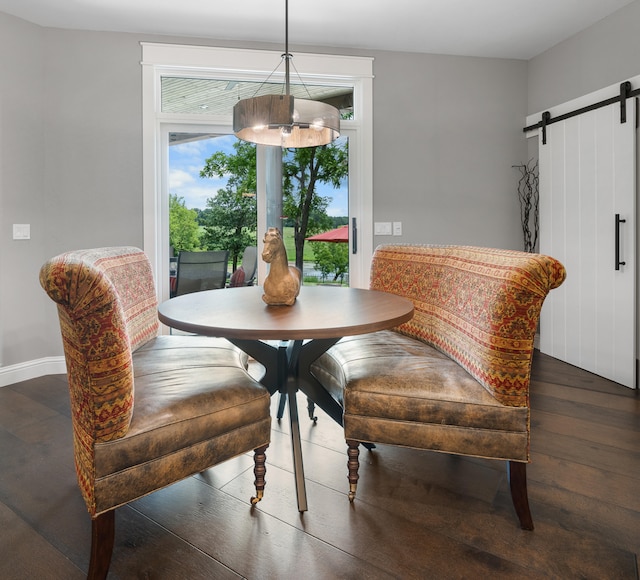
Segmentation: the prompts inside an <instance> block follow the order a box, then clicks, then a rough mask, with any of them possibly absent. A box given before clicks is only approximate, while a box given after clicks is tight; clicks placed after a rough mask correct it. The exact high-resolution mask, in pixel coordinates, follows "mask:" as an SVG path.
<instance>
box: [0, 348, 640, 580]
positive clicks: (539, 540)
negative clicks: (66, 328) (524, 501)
mask: <svg viewBox="0 0 640 580" xmlns="http://www.w3.org/2000/svg"><path fill="white" fill-rule="evenodd" d="M531 391H532V395H531V401H532V409H533V410H532V421H531V429H532V437H531V439H532V444H531V446H532V463H531V465H530V466H529V468H528V483H529V499H530V503H531V511H532V514H533V518H534V523H535V526H536V529H535V531H533V532H525V531H522V530H520V528H519V527H518V521H517V519H516V516H515V513H514V511H513V508H512V505H511V500H510V496H509V491H508V483H507V479H506V470H505V465H504V463H503V462H496V461H485V460H480V459H473V458H464V457H455V456H449V455H443V454H438V453H431V452H422V451H414V450H409V449H401V448H394V447H389V446H378V448H377V449H376V450H375V451H374V452H367V451H365V450H363V451H361V454H360V459H361V469H360V483H359V486H358V495H357V498H356V501H355V503H354V504H353V505H351V504H349V501H348V499H347V491H348V483H347V468H346V446H345V443H344V440H343V438H342V432H341V429H340V428H339V427H338V426H337V425H336V424H335V423H334V422H332V421H331V420H330V419H329V418H328V417H327V416H326V415H324V414H322V412H319V413H318V415H319V421H318V423H317V425H315V426H314V425H313V424H312V423H311V422H310V421H308V420H306V418H304V417H303V418H302V420H301V430H302V437H303V439H304V441H303V452H304V461H305V470H306V477H307V494H308V499H309V511H308V512H306V513H304V514H300V513H298V511H297V508H296V498H295V490H294V481H293V475H292V466H291V463H292V462H291V450H290V440H289V435H288V421H284V420H283V421H282V422H280V423H278V422H277V421H276V420H275V419H274V421H273V434H272V443H271V446H270V448H269V449H268V451H267V487H266V490H265V497H264V499H263V501H262V502H261V503H260V504H259V505H258V507H257V508H256V509H251V507H250V505H249V498H250V496H251V495H252V492H253V473H252V466H253V463H252V459H251V457H250V456H249V455H247V456H242V457H240V458H237V459H234V460H231V461H229V462H227V463H225V464H223V465H220V466H217V467H215V468H213V469H211V470H208V471H207V472H205V473H202V474H200V475H197V476H194V477H191V478H188V479H187V480H185V481H183V482H180V483H178V484H176V485H173V486H171V487H169V488H167V489H165V490H162V491H159V492H156V493H155V494H152V495H150V496H148V497H146V498H143V499H141V500H138V501H136V502H134V503H132V504H130V505H128V506H125V507H123V508H120V509H119V510H118V511H117V513H116V545H115V549H114V554H113V560H112V564H111V570H110V575H109V577H110V578H122V579H130V578H167V579H177V578H185V579H187V578H188V579H203V578H207V579H212V578H216V579H217V578H250V579H267V578H308V579H315V578H318V579H325V578H368V579H369V578H371V579H377V578H421V579H422V578H444V579H446V578H474V579H475V578H492V579H493V578H559V579H570V578H594V579H604V578H607V579H608V578H612V579H613V578H621V579H626V578H631V579H637V578H638V553H639V552H640V397H638V396H637V392H636V391H632V390H629V389H626V388H624V387H620V386H618V385H616V384H614V383H611V382H609V381H606V380H604V379H601V378H598V377H596V376H594V375H591V374H589V373H587V372H584V371H581V370H579V369H576V368H573V367H571V366H569V365H566V364H563V363H561V362H559V361H556V360H554V359H552V358H549V357H546V356H544V355H540V354H539V353H536V357H535V370H534V380H533V384H532V389H531ZM276 402H277V401H276V400H275V399H274V401H273V404H274V406H275V404H276ZM300 407H301V409H304V408H305V406H304V400H301V401H300ZM273 416H275V407H274V411H273ZM0 453H1V455H0V456H1V458H2V459H1V472H0V526H1V532H0V534H1V535H0V578H2V579H12V578H20V579H22V578H29V579H31V578H33V579H41V578H42V579H57V578H60V579H65V580H67V579H73V578H83V577H84V576H85V574H86V570H87V566H88V556H89V543H90V521H89V517H88V515H87V513H86V509H85V506H84V503H83V501H82V499H81V497H80V493H79V491H78V488H77V485H76V481H75V472H74V468H73V459H72V451H71V424H70V417H69V403H68V394H67V385H66V378H65V377H64V376H60V375H58V376H50V377H44V378H40V379H34V380H31V381H26V382H24V383H20V384H16V385H12V386H8V387H4V388H1V389H0Z"/></svg>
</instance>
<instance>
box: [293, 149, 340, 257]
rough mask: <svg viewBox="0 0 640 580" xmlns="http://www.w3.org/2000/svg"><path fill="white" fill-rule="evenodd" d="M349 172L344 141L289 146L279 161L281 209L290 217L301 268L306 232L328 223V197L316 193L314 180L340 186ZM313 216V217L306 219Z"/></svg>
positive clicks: (316, 230) (336, 186)
mask: <svg viewBox="0 0 640 580" xmlns="http://www.w3.org/2000/svg"><path fill="white" fill-rule="evenodd" d="M348 174H349V152H348V148H347V144H346V143H345V144H336V143H332V144H330V145H322V146H321V147H305V148H301V149H289V150H288V151H287V155H286V156H285V160H284V162H283V176H284V187H283V190H284V191H283V195H284V197H283V203H282V206H283V211H284V214H285V215H286V216H287V218H289V219H290V220H293V228H294V229H293V231H294V241H295V248H296V266H297V267H298V268H300V269H302V266H303V252H304V243H305V240H306V238H307V237H308V236H310V235H313V234H315V233H317V232H320V231H323V230H326V229H327V228H329V227H331V221H330V218H329V216H327V214H326V208H327V205H328V203H329V201H330V200H328V199H326V198H323V197H320V196H318V195H316V191H315V188H316V184H317V183H328V184H331V185H333V187H334V188H338V187H340V184H341V182H342V180H343V179H344V178H346V177H347V176H348ZM311 217H313V219H310V218H311Z"/></svg>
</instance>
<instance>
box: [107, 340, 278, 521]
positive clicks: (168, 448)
mask: <svg viewBox="0 0 640 580" xmlns="http://www.w3.org/2000/svg"><path fill="white" fill-rule="evenodd" d="M133 364H134V389H135V391H134V412H133V418H132V420H131V425H130V427H129V430H128V432H127V434H126V435H125V436H124V437H122V438H120V439H116V440H113V441H107V442H102V443H97V444H96V445H95V466H96V504H97V507H98V509H97V511H98V512H100V511H103V510H104V509H109V507H113V506H110V505H109V504H111V503H113V504H114V505H117V504H118V503H120V499H118V494H119V491H118V488H121V489H122V493H123V494H124V493H125V490H126V489H127V488H129V489H128V491H126V493H127V494H129V493H130V492H131V491H132V489H131V488H133V489H135V488H136V487H137V486H138V484H137V483H136V480H141V482H140V484H139V489H140V491H141V492H142V493H144V489H143V488H144V487H145V483H144V479H145V478H147V477H149V478H152V479H153V478H154V477H160V478H163V477H164V475H163V474H162V472H163V471H171V472H172V477H170V478H169V477H167V480H169V479H170V480H173V481H176V480H177V479H179V477H176V473H175V472H176V471H178V472H179V471H180V470H184V474H183V475H184V477H186V476H188V475H190V474H191V473H194V472H196V471H197V470H199V469H204V468H206V467H207V465H210V464H213V463H215V462H218V460H220V458H221V457H223V458H224V457H233V456H234V455H237V454H239V453H243V452H246V451H249V450H250V449H253V448H254V447H255V441H256V437H257V439H258V440H261V441H263V443H264V444H267V443H268V442H269V438H270V427H271V419H270V395H269V392H268V391H267V389H265V388H264V387H263V386H262V385H260V384H259V383H258V382H256V381H255V380H254V379H253V378H252V377H251V376H250V375H249V374H248V373H247V372H246V369H245V366H246V355H244V353H242V352H241V351H240V350H239V349H237V348H236V347H234V346H233V345H232V344H231V343H229V342H228V341H226V340H224V339H215V338H207V337H199V336H159V337H157V338H155V339H154V340H152V341H151V342H148V343H147V344H145V345H144V346H143V347H142V348H140V349H139V350H137V351H136V352H135V353H134V354H133ZM212 442H216V443H215V444H212ZM213 457H215V458H216V460H215V461H213V460H212V458H213ZM150 458H156V459H150ZM198 466H200V467H198ZM154 474H155V475H154ZM152 488H154V489H157V488H158V485H157V482H156V483H155V484H154V485H153V486H152ZM101 493H102V495H103V496H107V497H102V498H100V495H101ZM123 501H129V499H124V500H123Z"/></svg>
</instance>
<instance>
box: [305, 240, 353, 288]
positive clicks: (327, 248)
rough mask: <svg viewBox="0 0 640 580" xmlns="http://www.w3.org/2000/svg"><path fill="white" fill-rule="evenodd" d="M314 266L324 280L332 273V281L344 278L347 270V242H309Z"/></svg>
mask: <svg viewBox="0 0 640 580" xmlns="http://www.w3.org/2000/svg"><path fill="white" fill-rule="evenodd" d="M311 244H312V246H311V247H312V248H313V257H314V261H315V267H316V269H317V270H318V271H319V272H320V274H321V275H322V279H323V280H325V279H326V278H327V276H329V274H333V281H334V282H337V281H338V280H340V282H341V283H342V281H343V280H344V275H345V274H346V273H347V272H348V271H349V244H342V243H332V242H311Z"/></svg>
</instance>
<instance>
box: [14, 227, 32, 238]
mask: <svg viewBox="0 0 640 580" xmlns="http://www.w3.org/2000/svg"><path fill="white" fill-rule="evenodd" d="M13 239H14V240H30V239H31V224H13Z"/></svg>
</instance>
